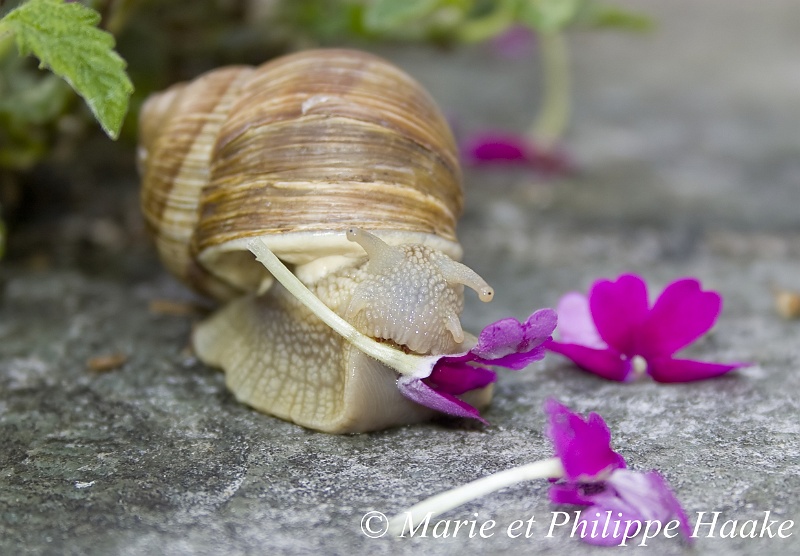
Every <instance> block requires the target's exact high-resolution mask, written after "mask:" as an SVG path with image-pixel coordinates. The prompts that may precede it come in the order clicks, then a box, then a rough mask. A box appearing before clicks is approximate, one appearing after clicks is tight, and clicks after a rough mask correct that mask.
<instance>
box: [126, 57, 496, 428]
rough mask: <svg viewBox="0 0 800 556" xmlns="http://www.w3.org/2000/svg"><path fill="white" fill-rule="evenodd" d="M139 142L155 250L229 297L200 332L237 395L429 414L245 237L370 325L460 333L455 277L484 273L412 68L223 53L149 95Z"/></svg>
mask: <svg viewBox="0 0 800 556" xmlns="http://www.w3.org/2000/svg"><path fill="white" fill-rule="evenodd" d="M138 158H139V165H140V172H141V173H142V176H143V185H142V208H143V212H144V215H145V220H146V222H147V224H148V227H149V228H150V231H151V232H152V235H153V237H154V238H155V243H156V246H157V249H158V252H159V255H160V257H161V259H162V261H163V262H164V264H165V265H166V266H167V268H168V269H169V270H170V271H171V272H172V273H173V274H175V275H176V276H177V277H178V278H180V279H181V280H182V281H184V282H185V283H186V284H187V285H189V286H190V287H192V288H193V289H195V290H196V291H198V292H201V293H203V294H206V295H210V296H212V297H214V298H217V299H219V300H222V301H228V303H227V305H226V306H224V307H223V308H222V309H220V310H219V311H218V312H217V313H216V314H215V315H212V316H211V317H210V318H209V319H208V320H207V321H205V322H204V323H201V324H200V325H199V326H198V327H197V328H196V330H195V333H194V337H193V343H194V347H195V351H196V352H197V353H198V356H199V357H200V358H201V359H202V360H203V361H204V362H206V363H208V364H210V365H214V366H219V367H221V368H223V369H224V370H225V372H226V382H227V384H228V387H229V388H230V389H231V391H232V392H233V393H234V394H235V395H236V397H237V398H238V399H239V400H241V401H243V402H245V403H247V404H249V405H251V406H253V407H255V408H256V409H259V410H261V411H264V412H267V413H270V414H273V415H276V416H278V417H281V418H284V419H287V420H291V421H293V422H296V423H298V424H301V425H304V426H307V427H310V428H315V429H319V430H324V431H328V432H354V431H363V430H373V429H380V428H384V427H387V426H392V425H396V424H402V423H408V422H414V421H418V420H421V419H425V418H427V417H428V416H429V415H430V412H429V410H427V409H425V408H422V407H421V406H418V405H417V404H414V403H413V402H410V401H408V400H406V399H405V398H403V397H402V396H400V395H399V393H398V391H397V388H396V385H395V380H396V373H395V372H394V371H393V370H391V369H389V368H387V367H384V366H383V365H382V364H380V363H378V362H377V361H374V360H372V359H370V358H369V357H367V356H365V355H364V354H362V353H361V352H359V351H358V350H356V349H355V348H353V347H352V346H351V345H350V344H349V343H348V342H346V341H344V340H343V339H342V338H341V337H339V336H338V335H336V334H334V333H332V332H331V330H330V329H328V328H327V326H326V325H324V324H323V323H322V322H321V321H320V320H319V319H317V318H316V317H315V315H314V314H312V313H311V312H310V311H309V310H308V309H306V308H305V307H304V306H303V305H302V304H300V303H299V302H298V301H297V300H296V299H294V297H293V296H291V295H290V294H288V292H287V291H286V290H285V289H283V288H282V287H281V286H280V284H275V285H272V279H271V276H270V274H269V272H267V271H266V269H265V268H264V267H263V266H261V265H260V264H259V263H258V262H257V261H255V259H254V257H253V255H252V254H251V253H250V251H249V250H248V249H247V241H248V240H251V239H252V238H258V239H259V240H260V241H262V242H263V243H264V244H265V245H266V246H267V247H268V248H269V249H270V250H271V251H272V252H273V253H274V254H275V255H277V256H278V257H279V258H280V259H281V260H282V261H284V262H286V263H288V264H289V265H293V266H294V271H295V273H296V275H297V276H298V277H299V278H300V279H301V280H302V281H303V282H304V283H305V284H306V285H307V286H308V287H309V288H310V289H311V290H312V291H313V292H314V293H315V295H317V296H318V297H319V298H320V299H322V301H323V302H324V303H325V304H326V305H328V306H329V307H330V308H331V309H333V310H334V311H335V312H337V313H338V314H340V315H341V316H343V317H344V318H345V319H346V320H348V321H350V322H351V323H352V324H354V325H355V326H356V328H358V329H359V330H361V331H362V332H363V333H365V334H367V335H370V336H373V337H375V338H381V339H383V340H385V341H387V342H390V343H392V344H395V345H397V346H400V347H403V348H404V349H407V350H410V351H414V352H419V353H433V354H440V353H453V352H456V351H459V350H460V349H463V344H462V342H463V341H464V334H463V332H462V331H461V327H460V322H459V319H458V315H459V314H460V312H461V308H462V305H463V285H464V284H466V285H469V286H470V287H473V288H474V289H476V290H481V291H482V292H483V297H486V296H487V295H488V296H489V297H490V296H491V290H490V288H488V285H486V283H485V282H483V280H481V279H480V277H478V276H477V275H476V274H475V273H474V272H472V271H471V270H469V269H468V268H467V267H464V266H463V265H461V264H460V263H457V262H455V261H456V260H458V259H459V258H460V256H461V247H460V245H459V244H458V241H457V238H456V234H455V227H456V220H457V217H458V216H459V214H460V212H461V208H462V202H463V201H462V190H461V175H460V169H459V165H458V158H457V150H456V147H455V143H454V141H453V138H452V135H451V133H450V131H449V128H448V126H447V124H446V122H445V120H444V118H443V117H442V115H441V114H440V112H439V110H438V108H437V107H436V105H435V103H434V102H433V100H432V99H431V98H430V96H429V95H428V94H427V93H426V92H425V91H424V90H423V89H422V87H421V86H420V85H419V84H418V83H416V81H414V80H413V79H412V78H410V77H409V76H408V75H406V74H405V73H403V72H402V71H400V70H399V69H397V68H396V67H394V66H393V65H391V64H389V63H388V62H386V61H384V60H382V59H380V58H378V57H375V56H373V55H370V54H366V53H362V52H357V51H351V50H311V51H305V52H302V53H298V54H294V55H289V56H285V57H283V58H279V59H276V60H273V61H271V62H269V63H266V64H264V65H262V66H259V67H256V68H253V67H246V66H233V67H226V68H221V69H218V70H214V71H211V72H209V73H207V74H204V75H202V76H200V77H198V78H197V79H195V80H194V81H192V82H189V83H181V84H177V85H174V86H172V87H171V88H169V89H167V90H166V91H164V92H162V93H159V94H156V95H153V96H151V97H150V98H149V99H148V101H147V102H146V103H145V105H144V106H143V108H142V111H141V114H140V146H139V151H138ZM362 229H363V230H370V232H371V233H369V232H366V231H362ZM347 230H351V231H350V233H349V234H348V233H347ZM373 234H374V235H373ZM365 253H366V254H367V256H366V257H365ZM486 292H488V293H486ZM480 395H481V396H482V397H483V398H484V400H483V401H488V396H489V395H490V392H489V391H488V390H487V391H485V392H482V393H481V394H480Z"/></svg>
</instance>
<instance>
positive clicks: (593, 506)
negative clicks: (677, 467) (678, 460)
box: [388, 399, 691, 545]
mask: <svg viewBox="0 0 800 556" xmlns="http://www.w3.org/2000/svg"><path fill="white" fill-rule="evenodd" d="M545 411H546V412H547V414H548V415H549V418H550V423H549V427H548V436H549V437H550V439H551V440H552V441H553V445H554V451H555V453H556V456H557V457H554V458H550V459H546V460H542V461H537V462H534V463H530V464H527V465H523V466H520V467H515V468H513V469H507V470H505V471H501V472H499V473H494V474H492V475H489V476H487V477H483V478H481V479H478V480H476V481H472V482H471V483H468V484H466V485H463V486H461V487H458V488H455V489H452V490H449V491H447V492H444V493H441V494H438V495H436V496H433V497H431V498H428V499H427V500H423V501H422V502H420V503H418V504H416V505H414V506H412V507H411V508H409V509H408V510H406V511H404V512H401V513H399V514H397V515H396V516H394V517H393V518H392V519H390V520H389V529H388V530H389V533H390V534H392V535H395V536H397V535H401V536H402V535H403V534H404V532H405V530H406V529H410V528H411V526H412V525H413V524H414V523H420V522H421V521H423V520H424V519H426V518H433V517H435V516H437V515H440V514H442V513H444V512H446V511H448V510H451V509H453V508H456V507H458V506H460V505H461V504H464V503H466V502H469V501H471V500H474V499H476V498H479V497H481V496H484V495H485V494H489V493H491V492H494V491H496V490H500V489H502V488H504V487H507V486H510V485H513V484H516V483H519V482H522V481H527V480H533V479H550V480H551V481H557V480H559V479H562V481H560V482H554V483H553V484H552V486H551V487H550V499H551V501H553V502H555V503H557V504H576V505H582V506H588V508H586V509H584V510H583V511H582V512H581V515H580V517H579V523H578V525H577V527H578V529H580V530H581V538H582V540H584V541H586V542H589V543H592V544H601V545H608V544H624V542H625V541H626V540H627V539H630V538H632V537H634V536H636V535H637V534H639V533H640V532H641V526H639V527H638V528H637V529H636V531H633V532H632V531H630V527H629V524H628V523H627V521H626V520H630V521H631V522H633V521H636V520H639V522H640V523H644V522H645V521H646V520H648V519H649V520H651V521H656V520H658V521H659V523H662V522H664V521H668V520H671V521H670V522H669V523H670V524H672V523H673V522H674V525H672V528H675V527H678V528H679V529H680V531H681V532H682V533H683V534H684V535H685V536H686V538H687V539H690V538H691V531H690V529H689V523H688V520H687V518H686V514H685V512H684V510H683V508H682V507H681V505H680V503H679V502H678V500H677V499H676V498H675V496H674V495H673V494H672V492H671V491H670V489H669V487H668V486H667V484H666V482H665V481H664V479H663V478H662V477H661V475H659V474H658V473H657V472H655V471H650V472H646V473H640V472H635V471H630V470H628V469H626V468H625V467H626V464H625V459H624V458H623V457H622V456H621V455H620V454H618V453H617V452H615V451H614V450H613V449H612V448H611V434H610V432H609V430H608V426H607V425H606V423H605V421H604V420H603V418H602V417H600V415H598V414H596V413H590V414H589V416H588V417H587V418H584V417H583V416H581V415H579V414H577V413H574V412H573V411H571V410H570V409H569V408H568V407H566V406H564V405H562V404H560V403H559V402H557V401H555V400H553V399H549V400H547V401H546V403H545ZM592 513H594V517H592V515H591V514H592ZM623 521H625V523H626V526H625V527H624V528H622V529H621V530H620V525H621V524H622V523H623ZM582 523H584V524H585V525H581V524H582ZM609 528H610V529H611V531H610V532H609Z"/></svg>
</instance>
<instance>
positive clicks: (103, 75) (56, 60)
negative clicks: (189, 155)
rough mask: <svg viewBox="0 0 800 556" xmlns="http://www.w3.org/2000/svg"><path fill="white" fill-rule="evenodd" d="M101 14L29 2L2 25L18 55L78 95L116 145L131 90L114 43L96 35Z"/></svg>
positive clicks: (53, 1)
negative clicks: (32, 58)
mask: <svg viewBox="0 0 800 556" xmlns="http://www.w3.org/2000/svg"><path fill="white" fill-rule="evenodd" d="M99 22H100V14H98V13H97V12H95V11H94V10H92V9H91V8H87V7H86V6H84V5H82V4H80V3H77V2H74V3H65V2H63V1H62V0H30V1H29V2H28V3H26V4H23V5H22V6H20V7H19V8H17V9H16V10H13V11H12V12H10V13H9V14H8V15H7V16H6V17H5V18H3V20H2V21H0V25H2V26H3V27H6V28H9V29H11V30H12V31H13V32H14V35H15V38H16V41H17V48H19V51H20V54H21V55H23V56H24V55H27V54H33V55H34V56H36V57H37V58H39V62H40V64H39V67H48V68H49V69H50V70H51V71H52V72H53V73H55V74H56V75H58V76H60V77H62V78H63V79H64V80H65V81H66V82H67V83H69V84H70V86H72V88H73V89H75V91H76V92H77V93H78V94H79V95H81V96H82V97H83V98H84V99H85V100H86V104H88V105H89V109H90V110H91V111H92V113H93V114H94V116H95V118H97V121H98V122H100V125H101V126H102V127H103V130H104V131H105V132H106V133H107V134H108V136H109V137H111V138H113V139H116V138H117V136H118V135H119V130H120V127H121V126H122V121H123V119H124V117H125V113H126V112H127V110H128V101H129V98H130V95H131V93H132V92H133V85H132V84H131V81H130V79H128V76H127V74H126V73H125V61H124V60H123V59H122V58H121V57H120V56H119V55H118V54H117V53H116V52H115V51H114V37H112V36H111V34H109V33H107V32H105V31H103V30H101V29H98V28H97V24H98V23H99Z"/></svg>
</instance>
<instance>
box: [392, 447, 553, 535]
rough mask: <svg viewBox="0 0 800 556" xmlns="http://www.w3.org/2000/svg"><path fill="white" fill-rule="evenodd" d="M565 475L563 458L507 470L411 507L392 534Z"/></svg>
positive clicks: (394, 520) (396, 519)
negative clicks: (521, 486) (511, 488)
mask: <svg viewBox="0 0 800 556" xmlns="http://www.w3.org/2000/svg"><path fill="white" fill-rule="evenodd" d="M563 476H564V467H563V466H562V465H561V460H560V459H559V458H550V459H545V460H541V461H537V462H534V463H529V464H527V465H522V466H520V467H514V468H513V469H507V470H505V471H500V472H499V473H494V474H492V475H489V476H487V477H483V478H481V479H478V480H476V481H472V482H471V483H467V484H465V485H463V486H460V487H457V488H454V489H452V490H448V491H447V492H443V493H441V494H437V495H436V496H432V497H430V498H428V499H427V500H423V501H422V502H420V503H418V504H415V505H413V506H411V507H410V508H409V509H407V510H406V511H404V512H401V513H399V514H397V515H396V516H394V517H393V518H391V519H390V520H389V534H391V535H392V536H398V535H400V534H401V533H403V532H404V529H405V526H406V524H407V523H409V521H410V523H411V524H414V526H416V525H417V524H419V523H420V522H421V521H423V520H424V519H425V518H426V516H427V515H428V514H431V516H430V517H431V518H433V517H436V516H438V515H440V514H442V513H444V512H446V511H448V510H452V509H453V508H456V507H458V506H460V505H461V504H465V503H467V502H469V501H471V500H475V499H476V498H480V497H481V496H484V495H486V494H489V493H491V492H494V491H496V490H500V489H501V488H505V487H507V486H511V485H514V484H517V483H521V482H522V481H530V480H533V479H558V478H561V477H563Z"/></svg>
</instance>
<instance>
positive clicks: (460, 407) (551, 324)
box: [397, 309, 556, 423]
mask: <svg viewBox="0 0 800 556" xmlns="http://www.w3.org/2000/svg"><path fill="white" fill-rule="evenodd" d="M555 327H556V313H555V311H553V310H552V309H541V310H539V311H536V312H535V313H533V314H532V315H531V316H530V317H528V319H527V320H526V321H525V322H524V323H520V322H519V321H518V320H516V319H514V318H506V319H502V320H499V321H497V322H495V323H492V324H490V325H489V326H487V327H486V328H484V329H483V331H481V333H480V336H479V337H478V343H477V344H476V345H475V347H473V348H472V349H471V350H469V351H468V352H465V353H460V354H455V355H447V356H442V357H441V358H440V359H439V360H438V361H437V362H436V364H435V365H434V367H433V370H432V372H431V373H430V375H429V376H428V377H426V378H419V377H414V376H407V375H406V376H401V377H400V378H398V380H397V387H398V388H399V389H400V393H401V394H403V395H404V396H405V397H407V398H409V399H410V400H413V401H415V402H417V403H418V404H421V405H424V406H426V407H430V408H432V409H435V410H437V411H441V412H442V413H447V414H448V415H453V416H456V417H470V418H473V419H478V420H479V421H481V422H483V423H486V421H485V420H484V419H483V418H482V417H481V416H480V413H479V412H478V410H477V409H476V408H474V407H472V406H471V405H469V404H468V403H466V402H465V401H463V400H460V399H459V398H457V397H456V396H460V395H461V394H464V393H466V392H468V391H470V390H475V389H477V388H483V387H485V386H487V385H489V384H491V383H492V382H494V381H495V380H496V377H497V375H496V374H495V372H494V371H492V370H490V369H487V368H486V367H483V366H480V365H493V366H498V367H505V368H507V369H511V370H515V371H516V370H519V369H522V368H524V367H525V366H527V365H528V364H530V363H533V362H534V361H538V360H540V359H542V358H543V357H544V355H545V348H544V343H545V342H547V341H549V340H552V333H553V330H554V329H555ZM475 363H477V364H478V366H475V365H473V364H475Z"/></svg>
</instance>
